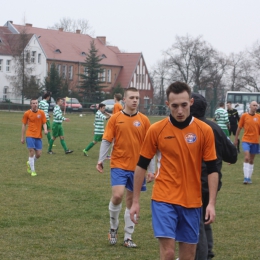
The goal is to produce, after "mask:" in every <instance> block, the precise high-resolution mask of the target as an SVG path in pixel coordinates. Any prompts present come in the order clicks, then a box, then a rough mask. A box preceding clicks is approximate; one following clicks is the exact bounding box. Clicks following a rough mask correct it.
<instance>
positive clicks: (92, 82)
mask: <svg viewBox="0 0 260 260" xmlns="http://www.w3.org/2000/svg"><path fill="white" fill-rule="evenodd" d="M97 53H98V50H97V49H96V46H95V43H94V40H93V41H92V42H91V44H90V51H89V53H88V54H87V57H86V62H85V64H84V74H79V76H80V77H81V81H80V86H78V88H79V93H81V94H82V95H83V97H84V100H85V102H99V101H100V99H101V97H102V94H101V92H100V90H101V89H102V88H104V87H103V86H100V83H101V81H100V75H101V74H102V72H103V69H102V68H101V67H102V65H101V64H100V61H101V60H102V58H101V57H100V56H98V54H97Z"/></svg>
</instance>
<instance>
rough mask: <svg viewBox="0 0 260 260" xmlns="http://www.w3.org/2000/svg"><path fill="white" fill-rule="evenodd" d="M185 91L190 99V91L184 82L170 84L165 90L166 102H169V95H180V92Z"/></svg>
mask: <svg viewBox="0 0 260 260" xmlns="http://www.w3.org/2000/svg"><path fill="white" fill-rule="evenodd" d="M184 91H186V92H187V93H188V94H189V97H191V89H190V87H189V86H188V84H186V83H185V82H180V81H176V82H174V83H172V84H171V85H170V86H169V87H168V88H167V89H166V96H167V100H169V95H170V93H174V94H180V93H182V92H184Z"/></svg>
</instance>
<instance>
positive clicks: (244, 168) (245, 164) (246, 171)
mask: <svg viewBox="0 0 260 260" xmlns="http://www.w3.org/2000/svg"><path fill="white" fill-rule="evenodd" d="M248 169H249V163H244V167H243V170H244V178H248Z"/></svg>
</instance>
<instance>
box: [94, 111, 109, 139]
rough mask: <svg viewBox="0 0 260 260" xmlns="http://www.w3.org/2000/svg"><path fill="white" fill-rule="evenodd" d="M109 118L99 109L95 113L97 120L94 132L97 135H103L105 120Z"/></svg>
mask: <svg viewBox="0 0 260 260" xmlns="http://www.w3.org/2000/svg"><path fill="white" fill-rule="evenodd" d="M106 119H107V117H106V116H105V115H104V114H103V113H102V112H101V111H100V110H98V111H97V112H96V115H95V122H94V126H95V128H94V134H95V135H102V134H104V121H105V120H106Z"/></svg>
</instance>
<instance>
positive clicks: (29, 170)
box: [26, 161, 32, 173]
mask: <svg viewBox="0 0 260 260" xmlns="http://www.w3.org/2000/svg"><path fill="white" fill-rule="evenodd" d="M26 165H27V172H28V173H31V172H32V171H31V166H30V163H29V161H27V163H26Z"/></svg>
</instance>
